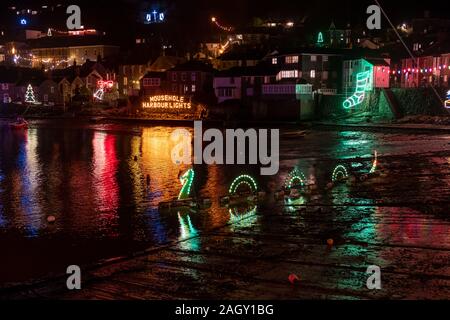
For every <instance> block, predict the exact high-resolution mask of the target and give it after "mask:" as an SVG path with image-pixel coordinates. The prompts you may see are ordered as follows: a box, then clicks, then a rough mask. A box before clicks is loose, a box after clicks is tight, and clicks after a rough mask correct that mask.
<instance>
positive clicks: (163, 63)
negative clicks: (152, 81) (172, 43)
mask: <svg viewBox="0 0 450 320" xmlns="http://www.w3.org/2000/svg"><path fill="white" fill-rule="evenodd" d="M184 61H185V59H184V58H180V57H174V56H160V57H158V58H157V59H156V60H155V62H153V64H152V65H151V66H150V68H149V69H150V71H157V72H164V71H167V70H169V69H172V68H174V67H175V66H176V65H177V64H179V63H183V62H184Z"/></svg>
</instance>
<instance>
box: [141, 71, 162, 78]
mask: <svg viewBox="0 0 450 320" xmlns="http://www.w3.org/2000/svg"><path fill="white" fill-rule="evenodd" d="M143 78H159V79H165V78H166V73H165V72H157V71H148V72H147V73H146V74H145V75H144V76H143V77H142V78H141V79H143Z"/></svg>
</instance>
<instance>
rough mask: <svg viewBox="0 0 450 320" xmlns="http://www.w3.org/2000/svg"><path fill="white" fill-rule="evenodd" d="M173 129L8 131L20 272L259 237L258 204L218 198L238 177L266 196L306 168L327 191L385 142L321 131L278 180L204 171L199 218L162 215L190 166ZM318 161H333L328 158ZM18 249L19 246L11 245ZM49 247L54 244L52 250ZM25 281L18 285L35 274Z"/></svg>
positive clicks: (1, 182)
mask: <svg viewBox="0 0 450 320" xmlns="http://www.w3.org/2000/svg"><path fill="white" fill-rule="evenodd" d="M174 129H176V128H171V127H143V128H136V127H129V126H122V125H102V126H98V125H95V126H93V125H89V126H81V125H79V126H76V125H74V126H65V127H64V129H63V128H62V127H58V126H56V127H55V126H51V125H49V126H46V125H39V126H31V128H30V129H28V130H27V131H26V132H13V131H11V130H8V129H6V128H1V127H0V130H1V133H2V134H1V136H0V247H1V248H6V247H8V249H7V250H9V251H7V254H6V256H7V257H9V259H10V261H11V268H12V269H14V268H15V266H14V263H16V261H21V259H23V258H24V257H26V256H27V255H30V260H25V261H27V262H30V261H31V259H32V258H31V257H32V254H31V253H32V252H35V251H38V252H40V255H41V256H39V261H37V260H36V259H34V260H33V262H34V263H35V266H36V270H37V271H36V274H42V273H44V272H48V270H49V266H50V265H52V266H53V265H54V266H55V268H57V267H59V266H58V263H57V261H59V260H58V259H60V260H61V264H62V265H64V264H65V263H66V262H68V261H71V262H70V263H72V262H73V260H74V259H75V260H77V261H81V262H80V263H85V262H93V261H96V260H98V259H102V258H108V257H112V256H116V255H121V254H127V253H130V252H133V251H135V250H139V249H145V248H148V247H152V246H157V245H161V244H165V243H167V242H168V241H171V240H183V239H189V240H188V241H186V242H183V243H181V244H180V245H181V246H182V247H181V248H182V249H185V250H195V251H196V250H199V249H200V248H201V241H200V239H199V238H198V237H195V235H197V234H198V233H199V232H201V231H203V230H208V229H212V228H217V227H220V226H224V225H226V224H231V226H230V230H231V231H235V232H237V231H240V230H243V229H246V228H250V227H256V228H255V229H254V230H256V232H257V231H258V230H259V228H260V227H261V224H262V223H263V221H262V220H261V218H260V217H259V216H255V214H254V213H255V212H256V211H258V210H261V208H260V207H259V206H258V208H256V207H251V208H243V209H242V210H237V209H236V210H234V209H228V208H222V207H221V206H220V205H219V201H218V198H219V197H220V196H224V195H226V194H227V191H228V187H229V185H230V183H231V182H232V181H233V180H234V178H235V177H236V176H238V175H240V174H250V175H252V176H254V177H255V178H256V179H257V180H258V184H259V185H260V186H262V188H263V189H267V188H268V185H269V184H270V183H275V185H276V186H283V185H284V182H285V181H284V180H285V178H286V176H287V175H288V173H289V172H291V170H292V169H293V167H295V166H298V167H299V168H300V169H301V170H302V171H303V172H304V173H305V174H306V176H307V177H308V180H309V183H317V185H318V188H319V190H322V189H324V188H325V186H326V185H327V183H329V182H330V180H331V173H332V171H333V168H334V167H335V166H336V165H337V164H340V163H345V161H347V160H348V159H351V158H354V157H357V156H361V157H364V158H363V159H358V161H357V163H358V165H357V166H355V165H353V166H352V165H350V163H345V164H346V167H347V168H351V169H352V170H354V171H361V172H366V171H368V170H369V169H370V167H371V165H372V160H373V159H372V155H373V148H374V146H375V145H377V144H379V141H378V140H377V136H376V134H369V133H363V134H362V138H363V140H362V141H363V142H362V143H360V144H358V143H357V140H356V139H357V137H358V134H357V133H355V132H345V133H343V134H341V135H339V134H335V133H317V134H314V135H313V136H312V137H307V138H306V139H305V140H301V141H300V142H299V141H291V142H289V143H287V144H282V149H281V150H280V153H281V155H282V158H281V168H280V173H279V174H278V175H277V176H275V177H266V178H263V177H260V176H259V175H258V173H259V168H256V167H254V166H227V168H226V169H225V167H224V166H217V165H212V166H196V167H195V168H194V169H195V171H196V181H195V183H194V192H195V194H196V195H197V196H199V197H206V198H211V199H212V200H213V201H212V205H211V207H210V208H209V209H207V210H199V211H194V212H177V211H174V212H159V210H158V204H159V203H160V202H162V201H170V200H171V199H174V198H176V197H177V195H178V193H179V191H180V182H179V179H178V178H179V176H180V173H182V172H184V171H185V170H186V169H188V167H186V166H183V167H180V166H178V165H176V164H174V163H173V162H172V160H171V156H170V154H171V153H170V151H171V150H172V148H173V147H174V142H172V141H171V139H170V134H171V133H172V131H173V130H174ZM330 137H333V138H330ZM348 139H351V140H348ZM349 141H350V142H349ZM353 146H358V150H357V153H355V152H354V153H351V152H350V151H349V149H348V148H349V147H353ZM284 155H286V158H283V156H284ZM287 155H288V157H287ZM318 155H325V156H324V158H325V160H321V159H319V158H318V157H317V156H318ZM355 163H356V162H355ZM352 173H354V172H352ZM147 175H148V176H149V177H150V184H149V185H147V181H146V177H147ZM448 183H449V182H448V181H447V185H448ZM370 197H372V195H370V194H369V195H367V198H366V197H365V195H364V194H363V195H355V194H352V192H351V187H349V186H348V185H346V184H341V185H338V186H336V187H335V188H334V189H333V190H331V191H330V192H328V194H327V195H325V196H323V198H322V199H321V201H322V202H323V203H328V204H330V205H335V206H340V205H343V204H344V205H345V204H348V203H349V202H354V203H356V204H359V205H362V206H364V205H375V204H376V201H374V199H372V198H370ZM308 200H310V199H305V198H301V199H300V200H298V201H297V202H294V203H291V204H289V206H287V208H285V209H286V211H287V212H291V213H292V212H295V210H296V205H302V204H305V203H307V202H308ZM280 211H282V210H280ZM48 216H55V218H56V222H55V223H54V224H49V223H48V222H47V217H48ZM348 232H349V233H352V232H353V233H356V234H358V233H359V235H357V236H358V237H361V238H368V237H370V238H374V237H376V235H377V233H380V232H381V233H389V232H392V231H390V230H384V229H382V228H380V227H378V228H375V226H374V225H370V226H368V228H366V229H364V228H362V229H361V230H360V229H358V228H356V226H355V225H352V224H350V225H349V230H348ZM10 243H14V244H15V245H14V246H9V245H7V244H10ZM49 244H51V245H52V246H55V247H54V248H52V250H47V249H48V245H49ZM183 246H184V247H183ZM68 248H69V249H68ZM70 248H72V249H70ZM17 252H20V255H21V257H18V254H17ZM52 259H53V260H52ZM45 261H48V264H45V263H44V262H45ZM17 263H18V262H17ZM39 263H42V268H41V269H39V267H38V264H39ZM11 274H14V273H13V272H11V273H10V274H9V276H11ZM23 274H24V275H23V277H20V276H18V279H19V280H23V279H24V278H25V277H27V276H35V274H30V275H28V273H27V272H25V271H24V272H23ZM5 279H8V280H10V279H11V278H4V279H3V278H1V275H0V283H1V282H2V280H3V281H4V280H5Z"/></svg>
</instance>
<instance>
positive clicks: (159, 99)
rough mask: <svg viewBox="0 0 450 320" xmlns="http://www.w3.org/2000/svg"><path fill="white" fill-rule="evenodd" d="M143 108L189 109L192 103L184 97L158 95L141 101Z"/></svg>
mask: <svg viewBox="0 0 450 320" xmlns="http://www.w3.org/2000/svg"><path fill="white" fill-rule="evenodd" d="M142 108H144V109H191V108H192V104H191V102H189V101H186V100H185V98H184V97H180V96H170V95H160V96H153V97H150V98H149V99H148V101H146V102H143V103H142Z"/></svg>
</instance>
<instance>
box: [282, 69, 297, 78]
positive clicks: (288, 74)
mask: <svg viewBox="0 0 450 320" xmlns="http://www.w3.org/2000/svg"><path fill="white" fill-rule="evenodd" d="M279 78H281V79H289V78H298V70H282V71H281V72H280V74H279Z"/></svg>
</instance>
